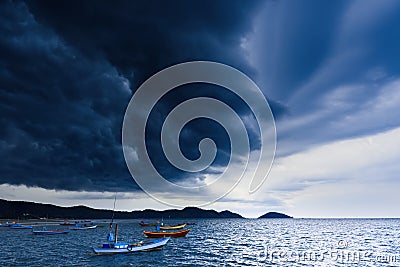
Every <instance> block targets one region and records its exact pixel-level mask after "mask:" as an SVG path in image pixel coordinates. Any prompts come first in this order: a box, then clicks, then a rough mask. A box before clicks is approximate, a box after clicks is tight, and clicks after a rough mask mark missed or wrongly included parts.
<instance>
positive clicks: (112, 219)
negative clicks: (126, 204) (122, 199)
mask: <svg viewBox="0 0 400 267" xmlns="http://www.w3.org/2000/svg"><path fill="white" fill-rule="evenodd" d="M116 201H117V192H115V196H114V207H113V213H112V217H111V224H112V223H113V222H114V213H115V202H116Z"/></svg>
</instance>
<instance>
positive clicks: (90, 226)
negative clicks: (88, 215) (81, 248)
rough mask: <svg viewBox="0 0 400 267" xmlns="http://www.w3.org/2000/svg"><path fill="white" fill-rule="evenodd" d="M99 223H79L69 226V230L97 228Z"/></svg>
mask: <svg viewBox="0 0 400 267" xmlns="http://www.w3.org/2000/svg"><path fill="white" fill-rule="evenodd" d="M96 227H97V225H88V226H84V225H77V226H71V227H69V230H89V229H95V228H96Z"/></svg>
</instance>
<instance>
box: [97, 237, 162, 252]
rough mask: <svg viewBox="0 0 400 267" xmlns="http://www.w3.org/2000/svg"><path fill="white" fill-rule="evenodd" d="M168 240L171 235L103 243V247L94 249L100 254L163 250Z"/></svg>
mask: <svg viewBox="0 0 400 267" xmlns="http://www.w3.org/2000/svg"><path fill="white" fill-rule="evenodd" d="M168 241H169V237H166V238H160V239H155V240H150V241H146V242H139V243H134V244H132V243H128V242H116V243H113V244H103V246H102V247H98V248H93V251H94V253H96V254H98V255H102V254H120V253H131V252H140V251H154V250H161V249H162V248H163V247H164V246H165V244H167V242H168Z"/></svg>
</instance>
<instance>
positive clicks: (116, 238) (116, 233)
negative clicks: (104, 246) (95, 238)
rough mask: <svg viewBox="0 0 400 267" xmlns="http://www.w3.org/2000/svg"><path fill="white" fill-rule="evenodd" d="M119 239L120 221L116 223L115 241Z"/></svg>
mask: <svg viewBox="0 0 400 267" xmlns="http://www.w3.org/2000/svg"><path fill="white" fill-rule="evenodd" d="M117 241H118V223H116V224H115V243H117Z"/></svg>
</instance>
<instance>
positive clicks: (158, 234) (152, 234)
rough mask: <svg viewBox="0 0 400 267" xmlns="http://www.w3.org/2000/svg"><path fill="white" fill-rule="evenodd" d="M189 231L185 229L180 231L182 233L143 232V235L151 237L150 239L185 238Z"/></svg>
mask: <svg viewBox="0 0 400 267" xmlns="http://www.w3.org/2000/svg"><path fill="white" fill-rule="evenodd" d="M189 231H190V229H186V230H182V231H178V232H166V231H162V232H149V231H143V233H144V234H145V235H146V236H147V237H152V238H160V237H167V236H170V237H185V236H186V235H187V234H188V233H189Z"/></svg>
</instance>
